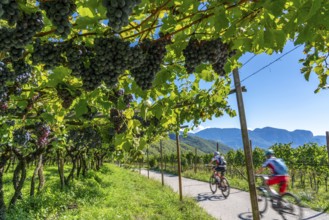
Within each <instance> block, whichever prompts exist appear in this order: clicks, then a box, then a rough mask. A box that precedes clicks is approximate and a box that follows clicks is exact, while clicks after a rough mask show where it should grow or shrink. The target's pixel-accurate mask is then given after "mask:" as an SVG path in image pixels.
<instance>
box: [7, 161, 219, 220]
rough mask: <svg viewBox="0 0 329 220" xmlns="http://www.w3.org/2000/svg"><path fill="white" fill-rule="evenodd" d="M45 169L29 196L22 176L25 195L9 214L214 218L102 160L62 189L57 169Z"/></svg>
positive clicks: (141, 219) (35, 217)
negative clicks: (42, 179)
mask: <svg viewBox="0 0 329 220" xmlns="http://www.w3.org/2000/svg"><path fill="white" fill-rule="evenodd" d="M45 171H46V175H47V176H48V177H51V178H49V179H47V182H46V186H45V188H44V189H43V191H42V192H41V193H39V194H37V195H36V196H34V197H32V198H31V197H29V196H27V195H28V188H29V187H28V185H29V182H28V181H27V182H26V184H25V187H24V189H23V195H26V198H24V199H22V200H19V202H18V203H17V204H16V206H15V207H14V208H11V209H9V210H8V212H7V218H8V219H11V220H21V219H26V220H30V219H31V220H32V219H33V220H39V219H40V220H41V219H43V220H45V219H49V220H50V219H52V220H53V219H58V220H62V219H65V220H71V219H72V220H73V219H79V220H80V219H81V220H89V219H90V220H97V219H102V220H104V219H105V220H107V219H110V220H111V219H113V220H116V219H124V220H127V219H131V220H144V219H150V220H153V219H154V220H156V219H160V220H161V219H164V220H167V219H173V220H174V219H175V220H180V219H182V220H183V219H198V220H199V219H200V220H202V219H205V220H208V219H214V218H212V217H211V216H210V215H208V214H207V213H206V212H205V211H204V210H203V209H202V208H201V207H199V206H198V205H197V203H196V202H195V201H194V200H193V199H192V198H184V199H183V201H179V196H178V195H177V194H176V193H174V192H173V191H172V190H171V188H169V187H167V186H164V187H163V186H162V185H161V183H159V182H157V181H155V180H151V179H147V178H146V177H144V176H142V175H139V174H138V173H137V172H134V171H131V170H127V169H123V168H120V167H116V166H115V165H109V164H106V165H105V166H104V167H103V168H102V169H101V171H100V172H93V171H91V172H89V173H88V176H87V177H86V178H80V179H77V180H75V181H74V182H73V184H72V185H71V186H70V187H67V188H65V189H64V190H60V188H59V184H58V182H59V180H58V177H57V176H56V175H57V173H56V169H53V168H52V169H46V170H45ZM51 172H52V173H51ZM9 176H11V174H6V177H5V179H6V189H7V190H6V191H5V196H7V197H6V198H7V199H6V201H7V202H8V201H9V197H10V196H11V194H12V193H13V192H12V190H10V188H12V187H11V185H10V184H11V183H10V181H8V179H9ZM9 185H10V186H9Z"/></svg>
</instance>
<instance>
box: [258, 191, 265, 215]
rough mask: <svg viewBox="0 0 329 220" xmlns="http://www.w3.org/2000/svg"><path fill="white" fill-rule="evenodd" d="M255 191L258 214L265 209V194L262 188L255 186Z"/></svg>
mask: <svg viewBox="0 0 329 220" xmlns="http://www.w3.org/2000/svg"><path fill="white" fill-rule="evenodd" d="M256 192H257V202H258V210H259V214H263V213H264V212H265V211H266V209H267V203H268V201H267V196H266V193H265V192H264V191H263V189H262V188H257V190H256Z"/></svg>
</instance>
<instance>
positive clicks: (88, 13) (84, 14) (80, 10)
mask: <svg viewBox="0 0 329 220" xmlns="http://www.w3.org/2000/svg"><path fill="white" fill-rule="evenodd" d="M77 12H78V13H79V15H80V16H82V17H91V18H92V17H94V13H93V12H92V11H91V10H90V9H89V8H85V7H83V6H80V7H78V9H77Z"/></svg>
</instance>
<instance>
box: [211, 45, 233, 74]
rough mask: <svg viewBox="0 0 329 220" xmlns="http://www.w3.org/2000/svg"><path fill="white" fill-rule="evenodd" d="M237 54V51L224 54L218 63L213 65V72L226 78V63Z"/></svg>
mask: <svg viewBox="0 0 329 220" xmlns="http://www.w3.org/2000/svg"><path fill="white" fill-rule="evenodd" d="M235 53H236V51H235V50H233V51H231V52H229V53H222V56H221V57H220V58H219V59H218V61H217V62H216V63H214V64H212V68H213V70H214V71H215V72H216V73H217V74H218V75H220V76H225V74H226V72H225V70H224V66H225V64H226V61H227V59H228V58H229V57H232V56H234V55H235Z"/></svg>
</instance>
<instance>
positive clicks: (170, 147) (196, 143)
mask: <svg viewBox="0 0 329 220" xmlns="http://www.w3.org/2000/svg"><path fill="white" fill-rule="evenodd" d="M179 140H180V142H179V143H180V148H181V153H182V154H184V153H187V152H193V153H194V152H195V148H197V149H198V154H205V153H211V152H213V151H214V150H216V148H217V143H216V142H215V141H212V140H206V139H203V138H200V137H197V136H194V135H190V134H189V135H188V136H187V137H182V136H180V139H179ZM162 147H163V153H164V154H172V153H174V154H176V150H177V145H176V136H175V134H170V135H169V138H168V139H165V140H163V141H162ZM218 148H219V151H220V152H222V153H227V152H228V151H229V150H230V149H232V148H230V147H228V146H227V145H224V144H222V143H218ZM159 149H160V143H155V144H152V145H151V147H150V148H149V153H150V154H158V153H159Z"/></svg>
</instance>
